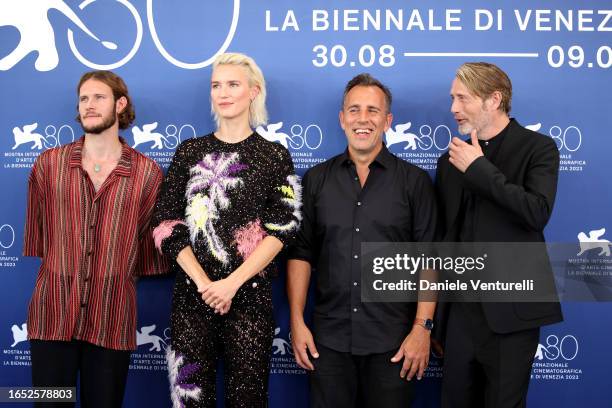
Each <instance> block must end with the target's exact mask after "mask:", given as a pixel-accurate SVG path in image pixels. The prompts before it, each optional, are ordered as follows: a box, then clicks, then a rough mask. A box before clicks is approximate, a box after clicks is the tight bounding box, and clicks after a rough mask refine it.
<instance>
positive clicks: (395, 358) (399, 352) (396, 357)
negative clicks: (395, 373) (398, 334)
mask: <svg viewBox="0 0 612 408" xmlns="http://www.w3.org/2000/svg"><path fill="white" fill-rule="evenodd" d="M403 356H404V353H403V352H402V348H401V347H400V349H399V350H397V353H395V355H394V356H393V357H391V362H392V363H397V362H398V361H400V360H401V359H402V357H403Z"/></svg>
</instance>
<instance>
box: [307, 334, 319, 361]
mask: <svg viewBox="0 0 612 408" xmlns="http://www.w3.org/2000/svg"><path fill="white" fill-rule="evenodd" d="M306 346H307V347H308V350H310V355H311V356H313V357H314V358H319V352H318V351H317V347H316V346H315V344H314V340H313V339H312V338H310V339H309V340H308V341H306ZM313 368H314V367H313Z"/></svg>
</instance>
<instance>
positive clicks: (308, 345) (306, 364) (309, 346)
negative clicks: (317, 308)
mask: <svg viewBox="0 0 612 408" xmlns="http://www.w3.org/2000/svg"><path fill="white" fill-rule="evenodd" d="M291 346H292V347H293V354H294V355H295V361H296V362H297V363H298V365H299V366H300V367H302V368H303V369H305V370H311V371H312V370H314V366H313V365H312V362H311V361H310V358H308V352H309V351H310V354H311V355H312V356H313V357H314V358H319V352H318V351H317V348H316V347H315V344H314V339H313V337H312V333H311V332H310V329H309V328H308V327H307V326H306V324H305V323H304V322H298V323H294V322H291Z"/></svg>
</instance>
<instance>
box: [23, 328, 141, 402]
mask: <svg viewBox="0 0 612 408" xmlns="http://www.w3.org/2000/svg"><path fill="white" fill-rule="evenodd" d="M30 352H31V357H32V385H33V386H34V387H76V384H77V374H78V375H80V376H79V381H80V384H79V385H80V401H81V407H83V408H117V407H121V404H122V401H123V393H124V391H125V383H126V380H127V373H128V368H129V366H130V353H131V352H130V351H123V350H111V349H107V348H104V347H99V346H95V345H93V344H90V343H86V342H84V341H79V340H72V341H47V340H30ZM35 406H36V407H45V408H48V407H54V408H55V407H74V403H37V404H35Z"/></svg>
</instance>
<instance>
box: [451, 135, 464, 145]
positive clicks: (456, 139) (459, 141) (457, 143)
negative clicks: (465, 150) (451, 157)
mask: <svg viewBox="0 0 612 408" xmlns="http://www.w3.org/2000/svg"><path fill="white" fill-rule="evenodd" d="M451 144H453V145H455V146H456V147H459V146H463V145H464V144H466V143H465V142H464V141H463V140H461V139H460V138H458V137H457V136H455V137H453V139H452V140H451Z"/></svg>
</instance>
